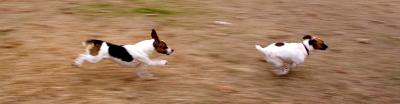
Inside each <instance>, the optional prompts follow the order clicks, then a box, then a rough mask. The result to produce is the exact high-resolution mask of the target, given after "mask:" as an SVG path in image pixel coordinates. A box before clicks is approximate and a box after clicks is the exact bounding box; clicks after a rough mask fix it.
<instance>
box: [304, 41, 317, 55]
mask: <svg viewBox="0 0 400 104" xmlns="http://www.w3.org/2000/svg"><path fill="white" fill-rule="evenodd" d="M309 41H310V39H306V40H304V41H303V42H302V44H303V45H302V47H304V48H305V49H304V50H306V52H307V55H310V53H311V51H312V50H314V47H313V46H312V45H310V42H309Z"/></svg>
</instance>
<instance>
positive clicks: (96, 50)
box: [87, 44, 100, 56]
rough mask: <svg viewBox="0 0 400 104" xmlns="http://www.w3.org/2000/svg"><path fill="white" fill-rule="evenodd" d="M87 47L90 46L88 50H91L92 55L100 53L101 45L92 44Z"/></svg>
mask: <svg viewBox="0 0 400 104" xmlns="http://www.w3.org/2000/svg"><path fill="white" fill-rule="evenodd" d="M87 48H88V50H89V52H90V55H92V56H96V55H97V54H99V51H100V46H98V45H94V44H91V45H89V46H88V47H87Z"/></svg>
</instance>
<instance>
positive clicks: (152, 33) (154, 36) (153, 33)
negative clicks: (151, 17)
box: [151, 29, 160, 41]
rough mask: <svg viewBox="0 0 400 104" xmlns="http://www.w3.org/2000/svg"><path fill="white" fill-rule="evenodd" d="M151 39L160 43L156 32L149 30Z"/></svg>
mask: <svg viewBox="0 0 400 104" xmlns="http://www.w3.org/2000/svg"><path fill="white" fill-rule="evenodd" d="M151 38H153V39H154V40H155V41H160V40H159V39H158V36H157V32H156V30H154V29H152V30H151Z"/></svg>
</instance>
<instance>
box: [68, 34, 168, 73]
mask: <svg viewBox="0 0 400 104" xmlns="http://www.w3.org/2000/svg"><path fill="white" fill-rule="evenodd" d="M151 37H152V39H149V40H143V41H141V42H138V43H136V44H133V45H116V44H112V43H109V42H105V41H102V40H96V39H90V40H87V41H85V42H83V43H82V44H83V45H84V46H85V47H86V51H85V52H84V53H83V54H80V55H79V57H78V58H76V60H75V62H74V63H73V65H74V66H77V67H80V66H81V65H82V64H83V62H84V61H88V62H90V63H97V62H100V61H101V60H103V59H111V60H112V61H114V62H116V63H119V64H121V65H124V66H129V67H136V68H138V71H137V73H136V74H137V75H138V76H139V77H140V78H144V79H155V77H153V75H152V74H150V73H148V72H147V71H146V69H145V68H144V67H143V66H146V65H151V66H154V65H165V64H166V63H167V60H151V59H150V58H149V55H150V54H151V53H152V52H154V51H157V52H158V53H161V54H166V55H170V54H172V52H173V51H174V50H173V49H171V48H168V46H167V44H166V43H165V42H164V41H162V40H160V39H159V38H158V36H157V33H156V31H155V30H154V29H153V30H152V32H151Z"/></svg>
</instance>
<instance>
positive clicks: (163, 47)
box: [153, 41, 168, 54]
mask: <svg viewBox="0 0 400 104" xmlns="http://www.w3.org/2000/svg"><path fill="white" fill-rule="evenodd" d="M153 46H154V48H155V49H156V51H157V52H158V53H162V54H166V53H167V49H168V47H167V44H165V42H164V41H154V43H153Z"/></svg>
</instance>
